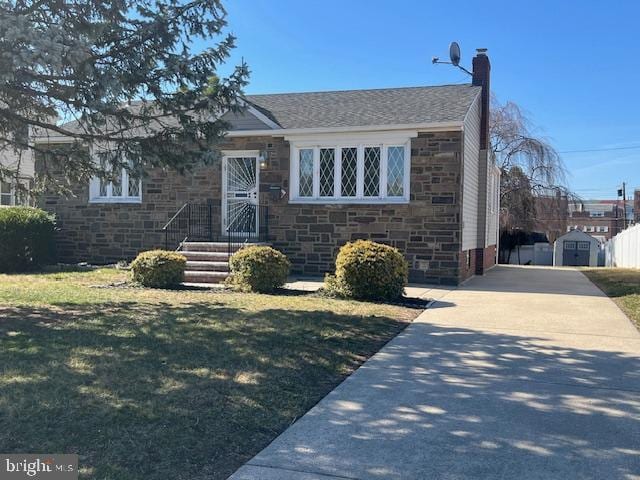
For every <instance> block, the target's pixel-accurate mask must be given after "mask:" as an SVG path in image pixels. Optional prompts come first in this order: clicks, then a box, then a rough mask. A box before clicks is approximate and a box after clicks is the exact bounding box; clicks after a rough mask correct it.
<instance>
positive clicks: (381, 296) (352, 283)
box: [325, 240, 409, 300]
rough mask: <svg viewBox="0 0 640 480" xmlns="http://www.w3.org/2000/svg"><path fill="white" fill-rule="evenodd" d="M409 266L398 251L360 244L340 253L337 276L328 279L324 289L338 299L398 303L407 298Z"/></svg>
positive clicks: (391, 248)
mask: <svg viewBox="0 0 640 480" xmlns="http://www.w3.org/2000/svg"><path fill="white" fill-rule="evenodd" d="M408 271H409V269H408V266H407V262H406V260H405V259H404V257H403V256H402V253H400V251H399V250H398V249H397V248H393V247H390V246H389V245H383V244H381V243H376V242H372V241H370V240H357V241H355V242H352V243H347V244H346V245H344V246H343V247H342V248H340V251H339V252H338V257H337V258H336V274H335V276H327V278H326V279H325V289H326V290H327V292H328V293H330V294H334V295H337V296H343V297H349V298H357V299H366V300H396V299H398V298H400V297H401V296H402V295H403V294H404V287H405V286H406V285H407V277H408Z"/></svg>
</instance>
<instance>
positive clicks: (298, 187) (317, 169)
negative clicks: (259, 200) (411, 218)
mask: <svg viewBox="0 0 640 480" xmlns="http://www.w3.org/2000/svg"><path fill="white" fill-rule="evenodd" d="M369 137H370V138H371V140H373V141H366V142H365V141H355V142H353V143H351V142H349V143H347V142H346V141H344V142H343V141H341V142H336V143H332V142H331V140H329V139H321V140H320V141H317V142H313V141H312V140H309V141H308V142H304V143H303V142H301V141H300V142H296V141H291V198H290V201H291V202H293V203H338V204H339V203H345V204H346V203H385V202H388V203H407V202H408V201H409V168H410V157H409V155H408V153H409V151H410V150H409V141H408V140H404V141H403V142H398V143H396V142H394V143H390V144H389V143H384V142H380V143H378V142H376V141H375V136H374V135H368V136H362V137H361V138H362V139H364V138H369ZM396 138H397V137H396ZM314 143H315V144H314Z"/></svg>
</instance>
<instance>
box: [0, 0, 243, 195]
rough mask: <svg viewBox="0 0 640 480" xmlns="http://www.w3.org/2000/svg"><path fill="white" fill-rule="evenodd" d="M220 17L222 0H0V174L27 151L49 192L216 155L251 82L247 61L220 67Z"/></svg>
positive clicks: (224, 52) (226, 38) (223, 55)
mask: <svg viewBox="0 0 640 480" xmlns="http://www.w3.org/2000/svg"><path fill="white" fill-rule="evenodd" d="M225 17H226V12H225V10H224V7H223V6H222V4H221V3H220V1H219V0H193V1H188V2H183V1H179V0H135V1H133V0H113V1H104V0H74V1H68V0H49V1H42V0H15V1H3V0H0V50H1V51H2V54H1V55H0V78H1V79H2V80H1V81H0V144H1V145H2V148H4V149H5V152H12V153H13V158H15V161H13V162H12V163H13V164H12V165H11V168H9V169H8V168H0V177H1V176H7V175H14V176H19V175H20V168H21V165H22V164H23V162H22V161H21V158H23V157H24V155H25V154H34V153H35V154H36V155H37V156H38V157H39V158H41V159H42V165H41V172H40V173H41V177H40V178H41V181H42V183H43V184H44V185H46V186H47V187H51V188H57V189H64V188H65V185H66V184H68V183H69V182H78V181H85V182H86V181H87V180H88V179H89V178H91V177H92V176H94V175H101V176H103V177H108V176H109V175H112V173H111V172H119V171H121V170H122V168H125V169H129V170H131V171H132V172H134V173H136V174H138V173H139V172H140V171H141V169H142V168H143V167H144V166H162V167H168V168H174V169H176V170H178V171H185V170H188V169H190V168H192V167H193V166H194V165H196V164H198V163H200V162H202V161H204V162H207V161H212V160H213V159H214V158H215V155H216V154H215V146H216V144H217V143H219V141H220V140H221V139H222V137H223V135H224V133H225V129H226V128H227V125H226V124H225V122H223V121H222V120H220V116H221V114H222V113H224V112H226V111H228V110H237V109H239V108H241V102H240V100H239V98H240V96H241V95H242V89H243V87H244V86H245V85H246V83H247V79H248V69H247V66H246V65H245V64H244V63H242V64H240V65H238V66H235V67H234V68H231V69H229V70H230V74H229V75H228V76H226V77H224V78H221V77H220V76H219V75H218V73H217V72H218V70H219V67H220V66H221V65H222V64H223V63H224V62H225V61H226V60H228V57H229V55H230V52H231V50H232V49H233V47H234V41H235V39H234V37H233V36H232V35H230V34H227V33H225V27H226V18H225ZM197 45H206V46H205V47H204V48H197ZM34 138H35V139H36V140H37V142H34ZM61 141H62V142H64V148H59V147H57V145H59V144H60V142H61ZM47 144H49V145H47ZM90 152H91V154H90ZM96 158H98V159H99V160H100V161H96ZM5 167H6V165H5ZM54 171H55V172H56V175H53V174H52V172H54ZM60 172H62V175H60Z"/></svg>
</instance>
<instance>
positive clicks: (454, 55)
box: [449, 42, 460, 67]
mask: <svg viewBox="0 0 640 480" xmlns="http://www.w3.org/2000/svg"><path fill="white" fill-rule="evenodd" d="M449 59H450V60H451V63H452V64H453V65H455V66H456V67H457V66H458V65H459V64H460V45H458V43H457V42H451V45H449Z"/></svg>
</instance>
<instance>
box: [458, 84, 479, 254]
mask: <svg viewBox="0 0 640 480" xmlns="http://www.w3.org/2000/svg"><path fill="white" fill-rule="evenodd" d="M479 173H480V95H478V97H477V98H476V100H475V101H474V102H473V105H472V106H471V108H470V109H469V112H468V113H467V116H466V118H465V120H464V143H463V165H462V250H470V249H473V248H478V247H482V246H483V245H482V243H483V242H482V236H483V234H484V228H482V229H479V228H478V213H479V212H478V205H479V201H480V197H481V196H482V197H484V188H483V189H482V195H481V190H480V188H479Z"/></svg>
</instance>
